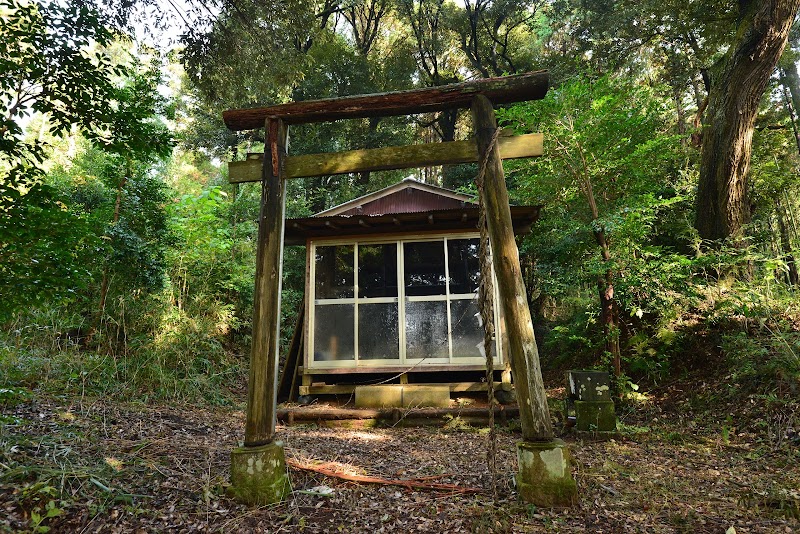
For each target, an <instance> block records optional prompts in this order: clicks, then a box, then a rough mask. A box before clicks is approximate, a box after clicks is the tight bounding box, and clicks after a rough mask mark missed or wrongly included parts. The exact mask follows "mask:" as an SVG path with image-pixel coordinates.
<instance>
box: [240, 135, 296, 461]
mask: <svg viewBox="0 0 800 534" xmlns="http://www.w3.org/2000/svg"><path fill="white" fill-rule="evenodd" d="M267 132H268V136H267V140H268V141H267V144H266V147H265V156H266V159H268V160H269V161H271V165H264V179H263V182H262V186H261V213H260V214H259V223H258V249H257V252H256V281H255V293H254V297H253V341H252V349H251V352H250V374H249V380H248V383H247V413H246V420H245V434H244V445H245V447H258V446H260V445H265V444H267V443H270V442H271V441H272V439H273V436H274V433H275V422H276V404H277V403H276V393H277V386H278V342H279V339H280V338H279V327H280V309H281V301H280V294H281V278H282V273H281V271H282V266H283V224H284V215H285V207H286V194H285V188H284V185H285V183H286V181H285V180H284V179H283V176H281V170H282V169H283V165H282V162H283V159H284V157H285V154H286V145H287V142H286V141H287V130H286V126H285V125H284V124H283V123H282V122H281V121H279V120H270V121H269V122H268V124H267Z"/></svg>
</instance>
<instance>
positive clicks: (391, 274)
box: [357, 243, 400, 363]
mask: <svg viewBox="0 0 800 534" xmlns="http://www.w3.org/2000/svg"><path fill="white" fill-rule="evenodd" d="M357 306H358V359H359V361H360V362H364V363H367V362H369V363H376V361H381V360H390V362H388V363H391V361H394V362H397V361H399V360H400V328H399V324H400V307H399V299H398V287H397V243H380V244H375V245H372V244H359V245H358V304H357Z"/></svg>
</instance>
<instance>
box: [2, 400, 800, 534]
mask: <svg viewBox="0 0 800 534" xmlns="http://www.w3.org/2000/svg"><path fill="white" fill-rule="evenodd" d="M64 414H70V416H69V417H64ZM654 418H655V419H657V420H655V421H654V420H653V419H654ZM3 421H5V422H4V423H3V424H2V425H0V531H19V530H29V531H30V530H35V529H36V527H50V528H51V531H52V532H112V533H113V532H120V533H122V532H124V533H129V532H134V533H138V532H163V531H169V532H256V531H261V532H308V533H316V532H369V533H372V532H604V533H609V532H611V533H613V532H647V533H650V532H709V533H710V532H725V531H726V530H727V529H728V528H729V527H731V526H734V527H735V529H736V532H738V533H740V534H741V533H745V532H763V533H775V532H796V531H800V521H798V519H797V518H796V517H792V514H791V513H788V512H787V511H786V510H781V509H780V507H781V506H782V505H784V504H786V503H789V502H791V498H792V492H795V494H796V492H797V490H798V488H800V472H798V471H800V469H798V467H797V465H798V464H800V452H798V447H797V445H794V444H792V443H783V444H781V446H780V447H778V448H775V447H773V446H771V444H770V443H767V442H765V441H764V439H763V436H759V435H758V434H757V433H748V432H739V433H736V434H734V435H732V436H730V435H729V436H727V438H726V439H722V436H721V435H720V432H719V428H718V427H712V426H710V425H709V426H703V425H695V426H694V428H689V427H687V426H685V421H684V420H682V419H681V418H679V417H677V416H675V415H670V414H655V415H654V413H650V412H648V413H644V412H642V413H637V414H631V415H629V418H628V422H629V424H634V423H635V424H636V425H638V427H637V428H634V427H629V428H628V430H626V431H625V432H624V436H625V437H624V438H623V439H622V440H619V441H610V442H600V443H589V442H586V443H581V442H575V441H570V440H569V438H568V441H569V442H570V447H571V449H572V451H573V454H574V456H575V459H576V465H575V468H574V473H575V477H576V479H577V481H578V486H579V492H580V499H581V504H580V506H579V507H576V508H573V509H569V510H542V509H536V508H535V507H532V506H525V505H522V504H519V503H518V502H517V501H516V496H515V494H514V492H513V481H512V476H513V472H514V470H515V468H516V456H515V442H516V441H517V440H518V439H519V436H518V434H515V433H514V432H512V431H509V430H507V429H503V430H501V431H500V432H499V433H498V467H499V475H500V480H499V482H500V488H499V496H500V498H499V500H498V501H497V502H492V500H491V491H490V489H489V484H490V478H489V474H488V471H487V469H486V466H485V451H486V435H485V432H482V431H479V430H477V429H469V428H467V429H460V430H447V429H441V428H432V427H425V428H385V429H372V430H356V429H343V428H322V427H316V426H295V427H280V428H279V434H280V438H281V439H282V440H283V441H284V443H285V446H286V451H287V457H288V458H289V460H290V464H291V465H295V466H297V465H301V466H304V468H303V469H297V468H292V469H291V471H290V475H291V479H292V484H293V487H294V489H295V490H296V491H295V493H294V494H293V496H292V498H291V499H290V500H289V501H288V502H286V503H283V504H280V505H276V506H270V507H261V508H248V507H245V506H242V505H240V504H238V503H236V502H234V501H232V500H231V499H229V498H228V497H227V496H226V493H225V488H226V485H227V478H228V467H229V465H228V462H229V453H230V451H231V449H232V448H234V447H235V446H237V444H238V440H239V439H241V436H242V429H243V414H242V413H241V412H240V411H235V410H230V409H214V410H208V409H199V408H191V407H163V406H161V407H153V406H143V405H134V404H131V405H111V404H109V403H106V402H103V401H101V400H97V401H94V402H89V401H86V400H85V399H84V400H83V401H69V400H61V399H39V400H34V401H30V402H26V403H23V404H20V405H18V406H16V407H15V408H4V409H3ZM318 462H319V463H318ZM315 465H316V466H317V467H319V466H324V469H310V470H309V469H307V468H308V467H312V466H315ZM326 469H327V470H328V471H329V472H328V473H327V474H326V473H325V472H324V471H325V470H326ZM342 473H346V474H348V475H352V476H351V480H343V479H342V477H341V476H340V475H341V474H342ZM327 475H332V476H327ZM370 479H377V480H381V481H383V483H369V484H368V483H365V480H370ZM385 481H390V482H398V481H399V482H401V484H400V485H388V484H386V483H385ZM403 481H415V482H416V483H419V484H422V485H424V486H429V487H424V488H417V487H414V484H411V483H408V484H407V483H403ZM321 486H326V487H328V488H331V489H332V490H333V491H332V492H331V493H330V494H328V495H325V494H323V492H319V491H306V490H310V489H312V488H319V487H321ZM453 488H478V489H480V490H481V491H480V492H478V493H474V494H464V493H456V492H454V491H453ZM431 489H434V490H437V491H430V490H431ZM782 495H785V496H786V499H785V500H782V497H781V496H782ZM51 502H52V503H53V504H52V505H50V503H51ZM781 503H783V504H781ZM48 506H50V507H51V508H50V509H57V510H58V512H51V513H52V514H54V515H52V516H51V517H46V516H47V513H48ZM35 514H37V515H35ZM37 517H38V523H37Z"/></svg>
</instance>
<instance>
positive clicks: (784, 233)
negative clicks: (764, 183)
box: [775, 200, 800, 286]
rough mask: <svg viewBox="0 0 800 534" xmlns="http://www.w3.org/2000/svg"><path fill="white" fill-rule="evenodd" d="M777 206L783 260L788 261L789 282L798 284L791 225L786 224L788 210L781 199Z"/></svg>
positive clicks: (794, 284) (799, 280)
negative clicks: (790, 234) (790, 231)
mask: <svg viewBox="0 0 800 534" xmlns="http://www.w3.org/2000/svg"><path fill="white" fill-rule="evenodd" d="M775 208H776V209H775V212H776V214H777V216H778V230H779V231H780V235H781V252H782V253H783V261H785V262H786V276H787V278H788V281H789V284H790V285H793V286H796V285H798V283H800V277H798V272H797V262H795V259H794V252H793V251H792V241H791V239H790V237H789V227H788V226H787V225H786V212H785V210H784V209H783V206H782V205H781V201H780V200H778V201H777V202H776V203H775Z"/></svg>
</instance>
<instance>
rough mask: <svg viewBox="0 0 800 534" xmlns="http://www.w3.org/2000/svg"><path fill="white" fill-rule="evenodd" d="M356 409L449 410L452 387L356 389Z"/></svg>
mask: <svg viewBox="0 0 800 534" xmlns="http://www.w3.org/2000/svg"><path fill="white" fill-rule="evenodd" d="M355 396H356V408H429V407H434V408H447V407H448V406H450V386H415V385H413V384H382V385H380V386H358V387H356V392H355Z"/></svg>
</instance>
